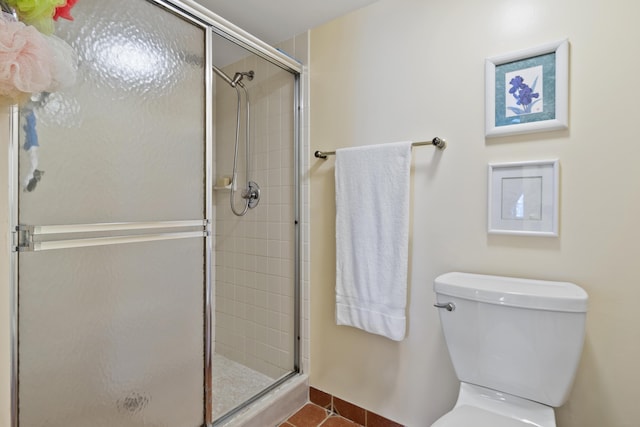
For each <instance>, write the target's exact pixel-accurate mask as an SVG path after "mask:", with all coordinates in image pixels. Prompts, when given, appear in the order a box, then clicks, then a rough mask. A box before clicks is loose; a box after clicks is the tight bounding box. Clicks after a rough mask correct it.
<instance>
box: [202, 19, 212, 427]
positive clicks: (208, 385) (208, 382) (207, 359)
mask: <svg viewBox="0 0 640 427" xmlns="http://www.w3.org/2000/svg"><path fill="white" fill-rule="evenodd" d="M205 37H206V40H205V78H206V83H205V86H206V88H205V92H206V93H205V104H206V105H205V114H206V117H205V126H206V129H205V138H206V151H207V152H206V155H205V159H206V185H205V209H206V212H205V218H206V219H207V229H206V232H207V233H206V234H207V237H206V238H205V245H206V248H205V251H206V260H207V262H206V264H207V265H206V269H205V274H206V285H205V295H204V322H205V325H204V399H205V404H204V411H205V414H204V421H205V426H209V425H211V424H212V423H213V315H214V311H215V301H214V293H213V274H214V272H213V269H214V263H213V238H214V227H215V223H214V221H215V218H214V215H213V174H214V172H215V171H214V170H213V108H212V106H213V74H212V65H213V59H212V45H213V30H212V28H211V27H209V28H207V30H206V32H205Z"/></svg>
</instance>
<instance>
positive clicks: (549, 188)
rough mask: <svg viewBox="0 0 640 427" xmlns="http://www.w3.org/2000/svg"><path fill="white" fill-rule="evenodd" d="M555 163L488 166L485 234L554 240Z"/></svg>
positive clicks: (555, 226) (556, 195) (556, 164)
mask: <svg viewBox="0 0 640 427" xmlns="http://www.w3.org/2000/svg"><path fill="white" fill-rule="evenodd" d="M558 200H559V197H558V160H543V161H531V162H518V163H500V164H495V163H491V164H489V192H488V207H489V209H488V218H489V226H488V231H489V233H493V234H519V235H525V236H554V237H555V236H558Z"/></svg>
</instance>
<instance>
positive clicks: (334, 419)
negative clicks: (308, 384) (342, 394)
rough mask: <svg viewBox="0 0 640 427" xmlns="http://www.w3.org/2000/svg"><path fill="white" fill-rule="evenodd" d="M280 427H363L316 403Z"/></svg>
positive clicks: (294, 415)
mask: <svg viewBox="0 0 640 427" xmlns="http://www.w3.org/2000/svg"><path fill="white" fill-rule="evenodd" d="M279 427H362V424H356V423H354V422H353V421H350V420H348V419H346V418H343V417H341V416H340V415H336V414H334V413H333V412H331V411H329V410H328V409H325V408H323V407H321V406H318V405H316V404H315V403H307V404H306V405H304V406H303V407H302V408H301V409H300V410H299V411H298V412H296V413H295V414H293V415H291V416H290V417H289V418H288V419H287V420H286V421H285V422H283V423H282V424H280V426H279Z"/></svg>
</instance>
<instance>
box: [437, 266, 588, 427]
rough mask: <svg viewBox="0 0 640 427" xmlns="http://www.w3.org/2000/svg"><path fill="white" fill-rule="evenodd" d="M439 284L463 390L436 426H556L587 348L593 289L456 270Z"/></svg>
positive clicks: (439, 298)
mask: <svg viewBox="0 0 640 427" xmlns="http://www.w3.org/2000/svg"><path fill="white" fill-rule="evenodd" d="M434 291H435V294H436V304H435V306H436V307H437V308H438V311H439V314H440V323H441V325H442V331H443V333H444V337H445V341H446V343H447V347H448V349H449V355H450V357H451V361H452V362H453V367H454V369H455V371H456V375H457V377H458V379H459V380H460V391H459V394H458V400H457V401H456V403H455V406H454V408H453V409H452V410H451V411H450V412H448V413H446V414H445V415H443V416H442V417H441V418H440V419H438V420H437V421H436V422H435V423H434V424H432V427H535V426H537V427H555V426H556V421H555V413H554V408H556V407H559V406H562V405H563V404H564V403H565V402H566V400H567V398H568V397H569V392H570V390H571V386H572V384H573V380H574V378H575V374H576V370H577V367H578V362H579V361H580V355H581V353H582V346H583V342H584V332H585V318H586V313H587V300H588V296H587V293H586V292H585V291H584V290H583V289H582V288H580V287H579V286H577V285H575V284H573V283H568V282H551V281H542V280H529V279H518V278H512V277H500V276H487V275H480V274H470V273H457V272H454V273H446V274H443V275H441V276H439V277H437V278H436V279H435V282H434Z"/></svg>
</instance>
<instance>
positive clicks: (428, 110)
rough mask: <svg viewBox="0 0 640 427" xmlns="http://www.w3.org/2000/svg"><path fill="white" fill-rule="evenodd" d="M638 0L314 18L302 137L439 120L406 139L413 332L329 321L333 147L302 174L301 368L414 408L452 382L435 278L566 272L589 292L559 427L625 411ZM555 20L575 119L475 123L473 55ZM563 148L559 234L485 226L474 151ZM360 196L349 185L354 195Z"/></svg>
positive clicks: (381, 404) (538, 32) (633, 328)
mask: <svg viewBox="0 0 640 427" xmlns="http://www.w3.org/2000/svg"><path fill="white" fill-rule="evenodd" d="M639 14H640V5H639V4H636V3H634V2H628V1H622V0H614V1H612V2H607V3H604V2H594V1H590V2H580V1H577V0H569V1H564V2H558V1H552V0H537V1H533V0H521V1H517V2H514V1H511V0H487V1H482V2H478V1H475V0H464V1H461V2H456V3H452V2H448V1H444V0H430V1H424V0H393V1H392V0H382V1H380V2H379V3H376V4H374V5H372V6H369V7H367V8H364V9H361V10H359V11H356V12H354V13H352V14H349V15H347V16H345V17H342V18H340V19H337V20H335V21H332V22H330V23H328V24H326V25H324V26H322V27H319V28H317V29H315V30H313V31H312V32H311V63H310V69H311V106H310V109H311V149H312V150H316V149H325V150H330V149H335V148H339V147H347V146H357V145H365V144H376V143H384V142H390V141H397V140H406V139H412V140H425V139H430V138H432V137H433V136H436V135H437V136H441V137H445V138H447V139H448V141H449V148H447V150H446V151H444V152H443V153H438V152H436V151H435V149H433V148H431V147H422V148H416V149H414V151H413V153H414V157H413V158H414V165H413V173H412V185H413V205H412V212H411V214H412V221H413V228H412V233H411V248H412V249H411V257H410V259H411V261H410V267H409V268H410V272H409V273H410V274H409V277H410V284H409V285H410V301H409V307H408V319H409V323H408V325H409V333H408V337H407V338H406V339H405V340H404V341H402V342H400V343H395V342H392V341H388V340H386V339H384V338H380V337H377V336H374V335H369V334H367V333H365V332H362V331H359V330H356V329H352V328H348V327H337V326H335V322H334V304H335V296H334V286H335V267H334V265H335V250H334V245H335V239H334V236H335V225H334V218H335V203H334V189H333V186H334V180H333V173H334V159H331V158H330V159H329V160H327V161H321V160H317V161H313V162H311V166H310V174H311V224H312V227H311V230H312V231H311V260H312V261H311V262H312V266H311V278H312V279H311V280H312V284H311V313H312V315H311V384H312V385H313V386H315V387H318V388H320V389H323V390H325V391H327V392H330V393H333V394H335V395H337V396H338V397H341V398H343V399H346V400H349V401H352V402H354V403H356V404H359V405H361V406H364V407H366V408H367V409H370V410H373V411H375V412H378V413H380V414H382V415H385V416H387V417H389V418H392V419H394V420H396V421H398V422H401V423H404V424H407V425H409V426H415V427H420V426H426V425H429V424H430V423H431V422H433V421H434V420H435V419H436V418H437V417H439V416H440V415H442V414H443V413H444V412H445V411H447V410H448V409H449V408H450V407H451V406H452V405H453V403H454V401H455V397H456V394H457V381H456V380H455V377H454V374H453V371H452V367H451V365H450V362H449V359H448V355H447V352H446V349H445V344H444V341H443V338H442V334H441V332H440V324H439V321H438V319H437V314H436V313H435V310H434V309H433V308H432V307H431V305H432V304H433V302H434V295H433V292H432V283H433V279H434V278H435V277H436V276H437V275H439V274H441V273H444V272H447V271H468V272H479V273H493V274H500V275H515V276H522V277H531V278H540V279H552V280H567V281H573V282H575V283H577V284H579V285H580V286H582V287H583V288H584V289H585V290H586V291H587V292H588V293H589V296H590V307H589V313H588V320H587V322H588V324H587V332H586V341H585V348H584V353H583V356H582V360H581V363H580V367H579V371H578V375H577V379H576V382H575V385H574V388H573V391H572V394H571V397H570V399H569V401H568V402H567V404H566V405H565V406H564V407H562V408H561V409H559V410H558V411H557V419H558V424H559V426H561V427H602V426H616V427H630V426H635V425H637V423H638V421H637V420H638V417H639V416H640V409H639V408H640V406H639V405H638V403H637V397H638V393H637V384H638V382H640V370H638V369H637V361H638V360H640V328H638V324H639V322H640V314H639V313H640V310H638V308H637V304H638V301H640V286H639V285H638V279H639V277H640V263H638V261H637V259H638V255H639V254H640V250H639V248H638V245H639V243H638V242H639V241H640V231H639V227H638V226H637V221H638V218H639V217H640V196H639V193H638V183H639V182H640V167H639V166H638V162H639V160H638V159H640V145H638V143H637V140H638V137H637V126H636V123H635V121H636V120H637V119H638V117H640V107H639V104H638V102H637V99H636V97H635V94H634V87H635V82H636V80H637V71H638V69H639V66H640V60H639V59H638V55H636V53H637V52H638V46H637V43H638V40H639V39H640V30H639V29H638V26H637V25H636V17H637V16H638V15H639ZM563 38H568V39H569V40H570V43H571V48H570V108H569V111H570V117H569V120H570V129H569V130H568V131H559V132H550V133H540V134H529V135H524V136H517V137H503V138H499V139H493V140H487V139H485V138H484V59H485V58H486V57H489V56H493V55H498V54H502V53H507V52H511V51H514V50H519V49H523V48H528V47H532V46H536V45H539V44H543V43H547V42H551V41H556V40H560V39H563ZM552 158H558V159H560V181H561V196H560V237H559V238H535V237H513V236H498V235H491V236H489V235H487V232H486V229H487V225H486V223H487V219H486V218H487V214H486V211H487V202H486V200H487V189H486V180H487V163H489V162H506V161H524V160H537V159H552ZM354 202H357V201H354Z"/></svg>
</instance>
